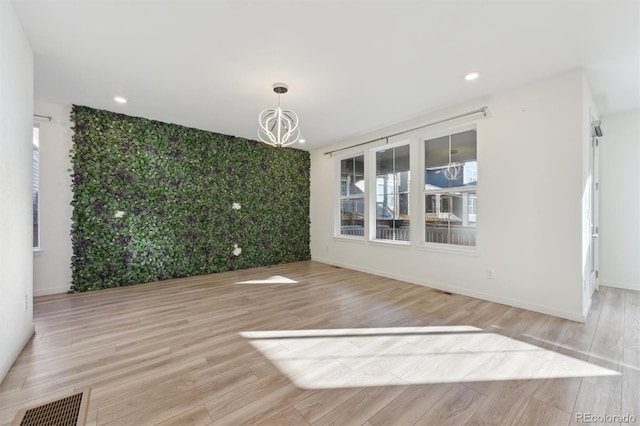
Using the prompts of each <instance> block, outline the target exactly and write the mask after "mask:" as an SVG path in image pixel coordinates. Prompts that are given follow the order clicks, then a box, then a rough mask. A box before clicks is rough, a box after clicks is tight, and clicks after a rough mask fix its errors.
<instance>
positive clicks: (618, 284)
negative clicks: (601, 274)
mask: <svg viewBox="0 0 640 426" xmlns="http://www.w3.org/2000/svg"><path fill="white" fill-rule="evenodd" d="M600 285H601V286H605V287H615V288H621V289H623V290H635V291H640V283H636V284H633V283H621V282H617V281H604V280H600Z"/></svg>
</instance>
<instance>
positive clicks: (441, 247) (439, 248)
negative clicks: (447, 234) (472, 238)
mask: <svg viewBox="0 0 640 426" xmlns="http://www.w3.org/2000/svg"><path fill="white" fill-rule="evenodd" d="M416 247H417V249H418V250H420V251H430V252H436V253H449V254H459V255H462V256H472V257H478V256H480V253H479V252H478V248H477V247H475V246H474V247H469V246H455V245H449V244H434V243H432V244H429V243H422V244H420V245H418V246H416Z"/></svg>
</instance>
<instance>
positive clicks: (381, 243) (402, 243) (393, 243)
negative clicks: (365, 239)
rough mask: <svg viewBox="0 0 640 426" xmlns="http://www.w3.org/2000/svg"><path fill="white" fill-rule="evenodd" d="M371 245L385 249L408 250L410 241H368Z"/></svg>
mask: <svg viewBox="0 0 640 426" xmlns="http://www.w3.org/2000/svg"><path fill="white" fill-rule="evenodd" d="M369 242H370V243H371V244H374V245H379V246H386V247H399V248H405V249H410V248H411V242H410V241H398V240H369Z"/></svg>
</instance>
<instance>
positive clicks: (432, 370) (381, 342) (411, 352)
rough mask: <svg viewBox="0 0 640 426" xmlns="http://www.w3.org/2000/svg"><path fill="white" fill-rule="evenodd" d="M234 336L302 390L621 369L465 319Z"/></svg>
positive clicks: (575, 374)
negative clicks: (440, 323) (443, 323)
mask: <svg viewBox="0 0 640 426" xmlns="http://www.w3.org/2000/svg"><path fill="white" fill-rule="evenodd" d="M240 335H241V336H242V337H244V338H246V339H248V340H249V342H250V344H251V345H252V346H253V347H254V348H255V349H257V350H258V351H259V352H261V353H262V354H263V355H264V356H265V357H266V358H267V359H269V360H270V361H271V362H272V363H273V364H274V365H275V366H276V367H277V368H278V369H279V370H280V371H281V372H282V373H283V374H285V375H286V376H287V377H288V378H289V379H290V380H291V381H292V382H293V383H294V384H295V385H296V386H298V387H299V388H303V389H329V388H347V387H363V386H386V385H401V384H404V385H406V384H427V383H449V382H476V381H494V380H528V379H552V378H568V377H588V376H611V375H619V374H620V373H618V372H617V371H613V370H609V369H606V368H603V367H600V366H598V365H594V364H591V363H588V362H585V361H582V360H579V359H575V358H572V357H570V356H567V355H563V354H560V353H557V352H554V351H551V350H548V349H544V348H541V347H538V346H535V345H532V344H529V343H524V342H521V341H519V340H516V339H513V338H510V337H506V336H503V335H500V334H495V333H489V332H486V331H484V330H482V329H479V328H477V327H472V326H451V327H448V326H441V327H397V328H359V329H326V330H273V331H247V332H242V333H240Z"/></svg>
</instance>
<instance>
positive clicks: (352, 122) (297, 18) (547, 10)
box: [0, 0, 640, 149]
mask: <svg viewBox="0 0 640 426" xmlns="http://www.w3.org/2000/svg"><path fill="white" fill-rule="evenodd" d="M0 1H4V0H0ZM12 3H13V4H14V7H15V9H16V11H17V13H18V16H19V18H20V19H21V21H22V24H23V26H24V29H25V31H26V33H27V36H28V38H29V40H30V42H31V45H32V47H33V50H34V53H35V96H36V99H38V100H43V101H50V102H58V103H67V104H69V103H73V104H79V105H88V106H91V107H95V108H102V109H107V110H111V111H117V112H122V113H125V114H129V115H136V116H143V117H147V118H151V119H156V120H161V121H165V122H171V123H178V124H182V125H186V126H192V127H197V128H201V129H206V130H211V131H215V132H218V133H224V134H229V135H236V136H241V137H245V138H251V139H256V136H257V135H256V131H257V115H258V113H259V112H260V111H261V110H262V109H265V108H273V107H274V106H275V104H276V102H277V97H276V95H275V94H274V93H273V92H272V88H271V86H272V84H273V83H275V82H280V81H283V82H285V83H288V84H289V88H290V91H289V93H288V94H286V95H284V96H283V98H282V104H283V107H285V108H290V109H292V110H294V111H296V112H297V113H298V114H299V116H300V121H301V129H302V131H303V134H304V137H305V138H306V139H307V141H308V142H307V144H306V145H304V146H298V147H300V148H305V149H313V148H316V147H319V146H322V145H326V144H330V143H332V142H335V141H337V140H340V139H343V138H346V137H351V136H355V135H358V134H362V133H365V132H368V131H371V130H375V129H378V128H381V127H384V126H386V125H390V124H394V123H397V122H400V121H403V120H406V119H410V118H413V117H416V116H418V115H420V114H423V113H425V112H427V111H432V110H434V109H439V108H444V107H447V106H451V105H454V104H457V103H460V102H464V101H467V100H470V99H473V98H476V97H479V96H484V95H490V94H492V93H496V92H499V91H502V90H505V89H508V88H511V87H516V86H519V85H522V84H526V83H527V82H530V81H533V80H537V79H541V78H544V77H547V76H551V75H553V74H556V73H560V72H563V71H568V70H571V69H574V68H578V67H583V68H585V69H586V70H587V77H588V79H589V81H590V84H591V86H592V91H593V93H594V95H595V98H596V101H597V103H598V107H599V109H600V111H601V113H613V112H617V111H622V110H627V109H631V108H638V107H639V106H640V84H639V79H640V25H639V22H640V8H639V2H638V0H632V1H628V0H591V1H587V0H551V1H537V0H528V1H527V0H511V1H509V0H503V1H483V0H466V1H465V0H462V1H460V0H459V1H454V0H450V1H429V0H417V1H407V0H386V1H381V0H378V1H375V0H366V1H365V0H361V1H358V0H344V1H337V0H324V1H322V0H279V1H276V0H252V1H246V0H228V1H222V0H209V1H205V0H200V1H194V0H81V1H79V0H75V1H72V0H12ZM471 71H477V72H479V73H480V78H479V79H478V80H476V81H474V82H468V81H465V80H464V76H465V75H466V74H467V73H469V72H471ZM115 95H121V96H124V97H126V98H127V99H128V100H129V102H128V103H127V104H126V105H119V104H116V103H115V102H114V101H113V97H114V96H115Z"/></svg>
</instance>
